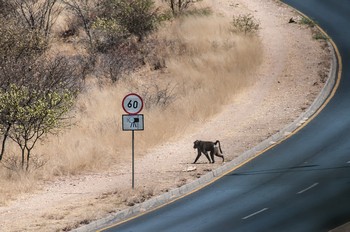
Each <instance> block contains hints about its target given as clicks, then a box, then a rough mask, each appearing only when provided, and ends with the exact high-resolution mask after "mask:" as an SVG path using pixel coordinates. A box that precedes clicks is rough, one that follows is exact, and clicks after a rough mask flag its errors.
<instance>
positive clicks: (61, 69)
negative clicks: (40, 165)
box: [0, 56, 82, 170]
mask: <svg viewBox="0 0 350 232" xmlns="http://www.w3.org/2000/svg"><path fill="white" fill-rule="evenodd" d="M80 75H81V69H80V67H79V64H78V63H76V62H74V60H69V59H67V58H65V57H56V58H54V59H53V60H50V59H49V58H48V57H43V56H41V57H39V58H37V59H33V58H32V57H30V58H26V57H22V58H21V59H17V60H14V59H8V60H7V62H6V65H0V132H1V135H2V147H1V153H0V154H1V155H0V160H1V159H2V158H3V156H4V154H5V145H6V141H7V139H8V138H10V139H11V140H13V141H14V142H15V143H17V144H18V146H19V148H20V150H21V161H22V163H21V164H22V166H21V167H22V169H24V168H25V169H26V170H28V168H29V160H30V157H31V151H32V149H33V148H34V146H35V144H36V143H37V141H39V140H41V139H42V138H44V136H45V135H47V134H48V133H55V132H56V131H59V130H60V129H62V128H63V127H65V126H68V125H69V123H68V121H67V120H66V119H67V118H66V117H65V115H66V113H68V111H69V110H70V109H71V107H72V106H73V103H74V101H73V100H74V99H75V97H76V96H77V94H78V92H79V90H80V89H81V83H82V82H81V80H82V78H81V76H80Z"/></svg>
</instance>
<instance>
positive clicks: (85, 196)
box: [0, 0, 330, 231]
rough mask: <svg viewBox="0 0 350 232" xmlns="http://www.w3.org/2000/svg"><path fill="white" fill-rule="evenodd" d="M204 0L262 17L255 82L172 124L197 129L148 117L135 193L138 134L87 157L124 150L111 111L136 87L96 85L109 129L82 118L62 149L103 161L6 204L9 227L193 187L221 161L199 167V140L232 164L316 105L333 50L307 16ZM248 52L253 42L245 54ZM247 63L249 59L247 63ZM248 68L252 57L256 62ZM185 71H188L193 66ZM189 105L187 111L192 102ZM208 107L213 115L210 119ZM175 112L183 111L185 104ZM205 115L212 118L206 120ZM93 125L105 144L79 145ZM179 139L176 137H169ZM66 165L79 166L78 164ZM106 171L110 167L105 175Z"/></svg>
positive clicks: (31, 227) (37, 225) (249, 2)
mask: <svg viewBox="0 0 350 232" xmlns="http://www.w3.org/2000/svg"><path fill="white" fill-rule="evenodd" d="M205 4H208V5H209V6H210V7H211V9H212V10H213V12H214V13H215V15H218V17H222V18H225V19H226V20H227V21H230V19H231V17H232V15H239V14H247V13H250V14H252V15H254V17H255V18H257V19H258V20H259V21H260V26H261V29H260V31H259V38H260V40H259V43H261V47H259V46H257V47H253V48H252V49H253V50H254V49H258V50H257V51H259V52H258V53H259V55H260V56H261V57H260V58H259V59H258V61H255V62H253V63H254V64H255V66H256V68H252V70H251V72H249V81H248V84H244V87H243V88H242V89H240V91H237V93H233V94H232V95H231V94H230V95H228V96H229V97H228V98H227V99H225V96H227V95H220V93H217V94H218V95H217V96H220V97H221V98H223V100H222V101H221V102H223V103H222V105H218V106H215V107H214V106H213V104H214V103H213V102H215V101H213V102H209V103H208V104H206V102H200V100H201V99H199V98H198V96H197V97H196V96H194V97H193V98H194V100H197V101H199V102H200V103H198V104H197V105H198V106H197V107H196V108H194V107H192V108H190V109H186V110H184V111H181V112H180V114H177V115H175V116H176V117H175V118H172V120H175V121H176V120H178V122H179V123H185V122H186V121H185V122H184V121H183V120H181V114H183V115H184V114H186V115H187V114H189V115H190V116H192V120H191V121H190V122H191V123H190V125H187V124H186V126H185V127H171V126H170V125H167V124H166V120H165V122H162V123H164V124H161V125H157V121H155V122H153V124H147V122H148V120H151V119H152V117H156V116H155V115H158V117H159V118H162V117H168V116H169V115H168V114H167V115H163V116H162V113H163V112H162V110H159V111H157V112H153V113H152V114H151V113H148V112H147V111H146V112H145V127H146V128H145V131H143V132H135V139H136V141H135V142H136V146H137V150H136V152H137V157H136V163H135V164H136V167H135V170H136V176H135V177H136V179H135V186H136V189H135V190H131V157H130V156H131V151H130V147H128V146H129V145H130V144H131V141H130V139H131V135H130V133H129V132H120V136H121V137H118V139H120V140H122V141H123V143H122V144H123V145H124V144H126V146H125V148H124V150H122V151H123V152H124V153H125V154H123V155H122V157H121V158H108V157H109V156H107V158H106V160H102V161H101V160H99V158H100V157H99V153H98V154H94V155H91V157H90V153H87V152H86V151H87V150H88V149H91V150H94V149H96V150H98V151H100V150H99V149H101V150H102V151H103V152H105V153H112V154H113V152H114V151H115V149H116V147H115V145H113V146H112V145H110V144H112V141H113V140H115V139H116V138H115V137H114V136H115V134H113V133H112V132H110V131H109V129H111V130H114V129H115V127H113V124H115V122H119V121H120V118H119V116H120V115H121V111H122V110H121V109H119V111H118V112H117V114H118V115H115V114H116V113H115V114H114V115H113V116H111V114H113V112H111V111H113V110H114V109H116V107H118V108H121V99H122V97H123V96H124V94H125V92H127V91H128V90H129V89H128V88H129V87H125V88H124V89H125V90H124V92H120V93H115V89H113V87H109V88H101V89H102V91H101V89H99V90H95V89H94V90H93V91H91V95H90V98H89V99H88V101H87V102H88V103H91V105H93V106H95V108H94V109H93V111H94V112H98V113H100V114H102V113H101V112H105V114H106V115H107V116H106V118H108V119H109V121H108V124H106V125H104V124H103V123H106V121H107V120H106V121H101V122H100V121H98V123H96V120H94V118H93V117H91V118H88V119H86V118H81V120H86V121H84V123H85V124H84V123H83V124H82V127H81V128H82V129H81V131H80V132H79V133H76V134H75V133H74V132H69V133H71V134H69V133H68V135H69V136H67V137H66V138H64V137H63V138H61V141H60V142H61V143H59V144H58V145H55V146H57V147H59V146H61V147H63V146H65V142H67V144H68V145H67V146H70V144H73V145H72V147H74V146H75V149H74V150H72V151H73V152H81V155H80V156H79V158H80V159H83V157H84V155H85V154H88V156H89V157H86V159H92V160H93V159H96V163H97V164H96V168H95V169H94V168H91V169H89V171H88V172H86V171H85V172H82V173H81V174H77V175H73V174H74V173H71V175H61V176H59V177H58V178H56V179H53V180H49V181H45V182H44V183H42V184H41V183H40V184H38V185H39V186H38V189H37V190H36V191H33V192H29V193H23V194H21V195H20V196H19V197H18V198H15V200H13V201H10V202H8V203H7V204H6V205H5V206H1V207H0V214H1V215H2V218H1V219H0V228H2V230H4V231H24V230H25V231H69V230H71V229H73V228H76V227H78V226H79V225H81V224H86V223H88V222H90V221H92V220H96V219H98V218H101V217H103V216H105V215H108V214H109V213H112V212H116V211H118V210H121V209H123V208H126V207H130V206H132V205H134V204H137V203H138V202H142V201H144V200H146V199H149V198H151V197H152V196H155V195H159V194H161V193H163V192H166V191H168V190H169V189H172V188H176V187H179V186H181V185H183V184H185V183H188V182H190V181H191V180H194V179H196V178H198V177H199V176H201V175H203V174H204V173H206V172H208V171H210V170H213V169H215V168H217V167H219V166H220V165H221V164H222V163H221V161H220V160H219V159H217V162H216V163H215V164H208V163H207V161H206V160H205V159H204V157H201V158H200V160H199V163H198V164H196V165H193V164H192V162H193V161H194V158H195V156H196V154H195V151H194V150H193V141H195V140H197V139H200V140H213V141H215V140H217V139H218V140H220V142H221V145H222V149H223V151H224V155H225V157H226V160H227V161H230V160H233V159H235V158H236V157H238V156H240V155H241V154H242V153H243V152H244V151H246V150H248V149H250V148H252V147H254V146H255V145H257V144H258V143H259V142H261V141H263V140H264V139H266V138H267V137H269V136H271V135H272V134H274V133H276V132H278V131H279V130H280V129H281V128H283V127H284V125H286V124H288V123H290V122H292V121H294V120H295V119H296V118H297V117H298V116H299V115H300V114H301V113H302V112H303V111H305V109H307V107H308V106H309V105H310V104H311V103H312V102H313V100H314V99H315V97H316V96H317V94H318V93H319V91H320V90H321V88H322V87H323V85H324V76H325V75H328V71H329V66H330V51H329V49H328V45H327V44H326V43H325V42H324V41H318V40H315V39H313V35H312V31H311V29H310V28H308V27H307V26H306V25H301V24H298V23H289V20H290V19H291V18H294V19H295V20H297V19H299V18H300V16H299V15H298V14H297V13H296V12H294V11H293V10H291V9H289V8H288V7H286V6H285V5H283V4H281V3H280V2H279V1H275V0H235V1H229V0H220V1H216V0H208V1H205ZM204 35H205V33H204ZM202 36H203V35H202ZM248 48H249V44H248V45H247V48H246V49H248ZM259 49H261V50H259ZM248 50H249V49H248ZM248 50H245V51H248ZM260 51H261V52H260ZM253 52H254V51H253ZM239 54H242V53H239ZM253 54H254V53H253ZM218 56H219V58H220V57H221V56H220V55H218ZM243 58H244V56H243V55H242V56H241V59H243ZM238 60H239V59H238ZM223 62H224V61H223ZM237 62H241V61H237ZM249 62H250V60H248V61H247V63H249ZM169 67H171V66H169ZM220 68H222V67H220ZM180 70H183V71H184V73H185V72H186V71H188V70H189V67H186V68H182V69H181V68H180ZM207 72H208V71H207ZM146 74H149V70H146V71H144V72H139V73H137V74H136V73H135V74H133V75H141V76H142V75H144V76H147V75H146ZM162 74H164V75H167V71H165V72H164V73H161V72H160V73H159V75H162ZM183 75H185V74H183ZM220 75H221V74H220ZM179 76H181V75H179ZM137 80H138V79H137ZM216 84H217V83H216V82H215V81H213V82H211V83H210V85H212V86H215V85H216ZM191 87H192V86H191ZM132 90H135V89H132ZM230 90H232V91H234V90H235V89H234V88H232V87H231V86H226V89H225V91H230ZM104 91H105V92H104ZM205 94H208V93H205ZM209 94H210V95H209V96H210V98H214V99H215V98H216V97H217V96H216V95H215V93H212V92H209ZM222 96H223V97H222ZM104 98H115V101H116V102H117V103H116V105H117V106H113V107H112V106H111V107H109V106H108V105H107V106H106V105H104V104H105V102H104V101H100V100H99V99H104ZM210 98H209V99H210ZM192 100H193V99H192ZM183 101H188V99H183ZM119 102H120V103H119ZM88 103H86V102H84V104H82V105H81V106H82V108H84V107H86V111H88V112H89V110H91V109H90V108H89V104H88ZM185 103H187V102H185ZM185 103H183V105H186V104H185ZM94 104H95V105H94ZM191 106H193V105H191ZM91 111H92V110H91ZM200 111H203V112H204V116H203V112H200ZM170 113H171V112H170ZM172 113H176V108H175V109H174V111H173V112H172ZM205 114H208V115H210V117H206V115H205ZM197 115H198V117H197ZM184 116H185V115H184ZM169 117H170V116H169ZM118 126H119V125H118ZM168 126H169V127H168ZM90 127H97V129H96V131H98V133H97V134H95V139H96V140H99V138H97V137H100V136H102V135H105V136H106V137H105V138H104V139H103V140H102V142H103V143H102V144H95V143H93V139H94V137H93V135H91V138H92V139H90V140H88V139H85V140H84V139H83V137H82V138H81V139H80V140H78V141H76V140H73V139H72V138H76V136H79V135H81V136H82V135H84V133H86V134H89V133H91V132H90V131H89V129H90ZM109 127H111V128H109ZM172 133H174V136H170V135H171V134H172ZM169 134H170V135H169ZM151 135H152V136H154V137H152V136H151ZM145 137H152V140H150V142H149V143H147V141H148V140H147V139H144V138H145ZM69 140H72V141H69ZM118 142H119V141H118ZM149 144H153V146H152V145H149ZM142 146H145V148H143V147H142ZM100 147H101V148H100ZM62 150H63V148H62ZM85 152H86V153H85ZM96 153H97V152H96ZM102 157H103V158H105V157H104V156H102ZM62 159H64V158H62ZM67 159H69V162H71V163H72V165H75V164H74V162H75V161H74V160H73V158H72V159H70V158H67ZM112 161H113V162H115V164H114V165H111V166H108V165H105V164H100V162H102V163H108V162H112ZM116 161H117V162H116ZM79 164H80V165H82V166H83V165H84V163H79V162H78V164H77V165H79ZM89 165H91V164H89ZM101 167H102V168H104V169H105V170H99V169H101ZM47 168H50V167H47ZM193 169H195V170H193ZM187 170H192V171H187ZM14 218H15V219H16V220H14Z"/></svg>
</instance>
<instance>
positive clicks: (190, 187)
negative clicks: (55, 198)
mask: <svg viewBox="0 0 350 232" xmlns="http://www.w3.org/2000/svg"><path fill="white" fill-rule="evenodd" d="M328 44H329V47H330V48H331V53H332V63H331V68H330V72H329V74H328V79H327V82H326V84H325V86H324V87H323V89H322V90H321V92H320V93H319V95H318V96H317V98H316V99H315V100H314V102H313V103H312V104H311V106H310V107H309V108H308V109H307V110H306V111H305V112H304V113H303V114H301V115H300V116H299V117H298V118H297V119H296V120H295V121H294V122H292V123H291V124H289V125H287V126H286V127H284V128H283V129H282V130H280V131H279V132H278V133H276V134H274V135H272V136H271V137H269V138H267V139H266V140H264V141H263V142H261V143H260V144H258V145H257V146H255V147H254V148H252V149H250V150H248V151H246V152H244V153H243V154H242V155H240V156H238V157H237V158H235V159H234V160H232V161H230V162H229V163H227V164H225V165H223V166H221V167H219V168H217V169H215V170H213V171H211V172H208V173H207V174H205V175H203V176H202V177H200V178H199V179H197V180H195V181H193V182H191V183H188V184H186V185H183V186H181V187H180V188H176V189H173V190H171V191H169V192H167V193H164V194H162V195H159V196H156V197H154V198H152V199H150V200H147V201H145V202H143V203H140V204H138V205H135V206H133V207H130V208H128V209H125V210H122V211H119V212H117V213H114V214H111V215H109V216H107V217H105V218H102V219H99V220H96V221H93V222H91V223H89V224H88V225H84V226H82V227H80V228H77V229H75V230H73V231H75V232H87V231H95V230H98V229H102V228H106V227H108V226H111V225H113V224H117V223H119V222H122V221H124V220H126V219H128V218H131V217H134V216H136V215H138V214H141V213H144V212H146V211H149V210H152V209H156V208H158V207H160V206H162V205H164V204H166V203H170V202H172V201H174V200H176V199H178V198H180V197H182V196H184V195H186V194H189V193H191V192H193V191H195V190H196V189H199V188H200V187H202V186H204V185H206V184H208V183H210V182H211V181H213V180H214V179H216V178H218V177H220V176H222V175H224V174H225V173H227V172H229V171H232V170H233V169H234V168H235V167H237V166H238V165H240V164H242V163H244V162H246V161H248V160H250V159H252V158H254V157H255V156H256V155H257V154H259V153H261V152H263V151H264V150H266V149H267V148H269V147H271V146H273V145H274V144H276V143H278V142H281V141H283V140H284V139H286V138H287V137H288V135H290V134H291V133H292V132H294V131H296V130H297V129H298V128H300V127H301V126H302V125H303V124H304V123H305V122H306V121H308V119H310V117H312V115H314V114H315V113H316V112H317V110H318V109H320V108H321V106H322V105H323V104H324V103H325V101H326V100H327V99H328V97H329V96H330V94H331V92H332V90H333V88H334V86H335V83H336V76H337V57H336V54H335V50H334V47H333V45H332V44H331V43H330V42H328Z"/></svg>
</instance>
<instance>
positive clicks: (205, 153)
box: [203, 151, 211, 163]
mask: <svg viewBox="0 0 350 232" xmlns="http://www.w3.org/2000/svg"><path fill="white" fill-rule="evenodd" d="M203 153H204V155H205V156H206V157H207V159H208V160H209V163H211V160H210V158H209V155H208V152H207V151H205V152H203ZM210 155H211V153H210Z"/></svg>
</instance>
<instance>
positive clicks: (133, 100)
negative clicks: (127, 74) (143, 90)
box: [123, 93, 143, 114]
mask: <svg viewBox="0 0 350 232" xmlns="http://www.w3.org/2000/svg"><path fill="white" fill-rule="evenodd" d="M142 108H143V101H142V98H141V97H140V96H139V95H137V94H136V93H130V94H128V95H126V96H125V97H124V99H123V109H124V111H125V112H126V113H128V114H138V113H140V112H141V110H142Z"/></svg>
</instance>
